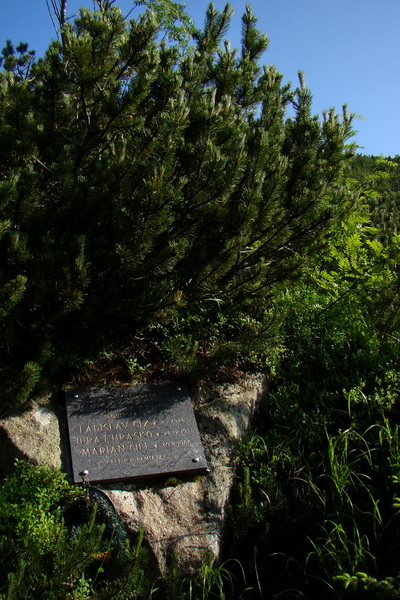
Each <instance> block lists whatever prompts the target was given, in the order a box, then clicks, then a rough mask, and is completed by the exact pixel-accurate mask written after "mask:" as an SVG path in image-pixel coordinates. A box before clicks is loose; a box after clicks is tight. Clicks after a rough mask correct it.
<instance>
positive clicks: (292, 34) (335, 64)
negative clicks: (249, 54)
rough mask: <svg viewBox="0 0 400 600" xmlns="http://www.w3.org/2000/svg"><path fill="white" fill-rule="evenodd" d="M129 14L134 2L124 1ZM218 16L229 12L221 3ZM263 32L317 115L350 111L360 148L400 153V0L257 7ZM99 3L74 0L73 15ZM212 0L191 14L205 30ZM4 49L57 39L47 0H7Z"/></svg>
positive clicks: (238, 6)
mask: <svg viewBox="0 0 400 600" xmlns="http://www.w3.org/2000/svg"><path fill="white" fill-rule="evenodd" d="M247 3H248V2H246V0H232V1H231V6H232V8H234V9H235V14H234V16H233V19H232V25H231V28H230V30H229V32H228V33H227V37H228V38H229V39H230V40H231V43H232V45H234V46H239V44H240V29H241V20H240V17H241V15H242V13H243V12H244V8H245V5H246V4H247ZM117 4H119V5H120V6H121V8H122V9H123V11H127V10H128V7H129V6H132V1H130V0H120V1H118V0H117ZM214 4H215V6H216V8H217V9H222V8H223V7H224V5H225V1H223V0H215V2H214ZM250 4H251V5H252V8H253V12H254V14H255V15H256V16H257V17H258V26H259V29H260V30H261V31H263V32H265V33H267V35H268V37H269V39H270V46H269V49H268V51H267V52H266V54H265V56H264V59H263V63H265V64H274V65H276V67H277V69H278V70H279V71H280V72H281V73H282V74H283V76H284V81H291V82H292V83H293V84H294V85H296V84H297V72H298V70H303V71H304V73H305V78H306V83H307V85H308V87H309V88H310V89H311V91H312V93H313V96H314V112H315V113H321V112H322V111H323V110H324V109H327V108H330V107H335V108H336V110H337V111H339V112H340V111H341V107H342V105H343V104H347V105H348V107H349V110H350V111H351V112H354V113H356V114H357V115H360V116H362V119H361V118H360V119H357V120H356V121H355V123H354V124H355V129H356V130H357V132H358V133H357V135H356V137H355V138H354V141H356V142H357V144H358V145H359V146H360V147H361V148H360V151H361V152H363V153H364V154H373V155H379V154H383V155H384V156H395V155H399V154H400V117H399V110H398V108H396V106H397V107H398V105H399V99H400V69H399V59H400V0H253V2H250ZM79 6H87V7H89V8H92V7H93V2H92V1H91V0H68V13H69V14H73V13H74V11H76V10H77V9H78V7H79ZM207 6H208V1H207V0H191V1H190V2H189V3H188V12H189V13H190V15H191V16H192V18H193V19H194V21H195V23H196V25H197V26H198V27H200V26H201V25H202V23H203V22H204V15H205V11H206V9H207ZM0 8H1V12H0V44H1V47H3V46H4V43H5V41H6V39H11V40H12V42H13V43H14V44H18V42H20V41H26V42H28V43H29V46H30V47H31V48H32V49H35V50H36V51H37V54H38V55H39V56H40V55H42V54H43V53H44V51H45V49H46V47H47V45H48V43H49V42H50V40H51V39H52V38H53V37H55V32H54V29H53V25H52V22H51V19H50V17H49V13H48V10H47V6H46V0H0Z"/></svg>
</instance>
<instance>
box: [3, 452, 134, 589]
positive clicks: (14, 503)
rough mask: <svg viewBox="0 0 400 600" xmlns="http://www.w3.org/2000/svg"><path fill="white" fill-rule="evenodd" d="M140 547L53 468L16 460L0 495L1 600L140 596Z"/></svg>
mask: <svg viewBox="0 0 400 600" xmlns="http://www.w3.org/2000/svg"><path fill="white" fill-rule="evenodd" d="M88 500H89V502H88ZM140 543H141V539H140V538H139V539H138V542H137V544H136V547H133V548H130V546H129V542H128V540H127V538H126V535H125V534H124V533H123V531H122V529H121V525H120V524H119V523H118V522H116V517H115V516H114V517H113V515H110V514H108V513H107V508H106V507H105V506H104V505H102V504H101V503H100V502H99V503H97V504H96V503H94V502H93V501H92V500H90V499H89V497H85V496H84V495H83V491H82V489H79V488H77V487H75V486H71V485H70V484H68V482H67V481H66V480H65V477H64V475H63V474H62V473H61V472H59V471H56V470H54V469H49V468H47V467H35V466H32V465H29V464H27V463H24V462H21V461H17V463H16V469H15V472H14V474H13V475H9V476H7V477H6V478H5V480H4V482H3V484H2V486H1V488H0V550H1V559H0V597H1V598H2V599H4V600H6V599H7V600H22V599H25V598H29V599H34V598H40V599H43V600H61V599H65V600H72V599H75V600H77V599H79V600H87V599H89V598H96V599H97V600H102V599H105V598H109V597H113V598H119V599H120V600H127V599H128V598H129V599H133V598H140V597H143V594H144V587H145V586H144V581H143V570H142V567H143V554H142V551H141V549H140Z"/></svg>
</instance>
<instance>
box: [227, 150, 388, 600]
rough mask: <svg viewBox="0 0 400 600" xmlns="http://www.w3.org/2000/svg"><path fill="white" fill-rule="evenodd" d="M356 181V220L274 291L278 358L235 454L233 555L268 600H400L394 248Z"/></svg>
mask: <svg viewBox="0 0 400 600" xmlns="http://www.w3.org/2000/svg"><path fill="white" fill-rule="evenodd" d="M357 164H358V162H357V161H355V165H356V166H357ZM374 164H375V162H374ZM382 164H383V166H384V167H385V168H388V169H392V165H388V164H387V163H386V161H382V163H379V165H382ZM364 176H365V181H366V182H367V184H369V183H370V180H369V179H368V177H367V176H366V173H364ZM357 177H358V179H359V181H357V180H356V179H353V178H352V179H347V182H346V185H347V186H348V193H349V194H351V195H352V196H353V198H354V202H355V205H354V206H355V208H354V210H353V212H352V213H351V214H349V215H348V216H347V218H346V219H344V220H343V222H342V223H341V224H339V226H338V227H336V228H334V229H331V230H330V232H329V235H328V237H327V244H326V246H325V250H324V253H323V254H321V255H319V256H314V257H313V259H312V260H311V261H310V263H309V265H308V268H307V269H305V270H304V277H303V278H302V280H301V281H299V282H296V284H295V285H294V286H293V287H292V288H291V289H284V288H283V289H282V292H281V297H280V307H281V311H282V312H283V313H284V315H285V317H284V320H283V322H282V326H281V329H280V334H281V340H282V344H283V347H284V351H283V354H282V355H281V361H280V364H278V365H277V368H276V370H275V373H274V376H273V378H272V380H271V387H270V392H269V394H268V397H267V399H266V402H265V405H264V407H263V412H262V414H261V415H259V417H258V419H257V433H253V434H252V435H251V436H249V437H248V439H247V440H245V442H244V443H243V445H242V446H241V448H240V450H239V454H238V458H239V461H240V465H241V466H240V471H239V479H238V484H237V487H236V491H235V495H234V497H233V499H232V500H233V501H232V508H231V526H232V537H231V543H232V547H233V548H234V550H233V554H232V555H233V556H236V557H238V558H239V559H241V560H242V561H243V563H244V568H245V570H246V573H247V574H250V573H252V572H253V580H251V582H254V583H255V582H256V581H258V578H259V577H260V578H261V590H262V591H263V592H264V593H268V594H269V595H268V597H271V598H278V597H279V598H287V599H288V600H289V599H291V598H294V597H296V598H297V597H299V598H300V597H307V598H313V599H316V598H335V599H337V598H345V597H346V598H360V599H361V598H362V599H369V598H371V599H375V598H397V597H398V595H399V585H398V577H399V568H398V561H397V557H398V550H399V537H398V533H397V531H398V523H399V512H398V509H399V506H400V501H399V498H398V493H397V486H398V482H399V463H400V461H399V459H400V453H399V448H400V446H399V429H398V424H397V423H398V398H399V369H398V353H399V339H398V325H399V323H398V319H397V314H398V308H397V307H398V278H397V264H398V241H397V234H395V235H389V234H388V232H386V234H385V235H382V229H381V227H382V224H381V222H379V221H377V220H376V216H374V205H375V203H376V202H377V198H378V197H377V196H374V195H373V194H370V193H369V191H368V189H367V190H366V188H364V187H362V186H361V185H360V179H361V178H360V176H359V174H358V175H357ZM380 181H381V176H380V175H379V176H378V177H377V178H375V179H374V180H373V182H374V184H376V185H377V186H379V185H380ZM383 181H387V179H386V178H383ZM376 182H377V183H376ZM366 199H367V200H368V202H366ZM254 545H256V548H257V550H258V570H257V572H254V569H253V565H252V562H251V561H250V560H249V559H248V557H249V554H250V552H249V547H251V546H254ZM242 549H243V552H242ZM246 560H247V562H246Z"/></svg>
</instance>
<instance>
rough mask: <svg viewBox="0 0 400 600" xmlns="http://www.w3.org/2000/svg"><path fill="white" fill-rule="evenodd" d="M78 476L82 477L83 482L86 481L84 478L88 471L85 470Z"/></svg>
mask: <svg viewBox="0 0 400 600" xmlns="http://www.w3.org/2000/svg"><path fill="white" fill-rule="evenodd" d="M79 475H80V476H81V477H82V479H83V481H86V477H87V476H88V475H89V471H88V470H87V469H83V471H81V472H80V473H79Z"/></svg>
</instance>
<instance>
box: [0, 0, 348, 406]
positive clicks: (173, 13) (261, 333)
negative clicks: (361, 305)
mask: <svg viewBox="0 0 400 600" xmlns="http://www.w3.org/2000/svg"><path fill="white" fill-rule="evenodd" d="M136 5H137V6H139V5H142V8H143V7H144V8H146V10H144V11H143V12H142V13H141V14H140V15H138V16H136V18H133V17H132V18H130V17H131V16H132V15H130V17H129V18H128V19H126V20H125V19H124V17H123V15H122V13H121V11H120V9H119V8H118V7H117V6H115V4H114V2H103V1H102V2H98V10H96V11H94V12H91V11H89V10H87V9H82V10H81V11H80V12H79V14H78V16H77V17H76V18H75V19H74V20H68V19H67V20H65V22H63V21H62V18H61V15H59V17H60V20H61V22H62V27H61V31H60V39H59V40H58V41H55V42H53V43H52V44H51V45H50V47H49V49H48V50H47V52H46V55H45V56H44V57H43V58H41V59H40V60H38V61H37V62H35V63H34V64H31V62H29V61H30V58H29V56H31V55H30V54H29V52H27V49H26V48H25V47H21V48H19V50H18V49H17V51H18V52H20V53H22V54H21V56H22V58H19V57H18V56H17V55H15V53H14V49H13V48H12V47H11V45H8V46H6V49H5V50H4V63H3V69H4V70H3V71H2V72H0V87H1V90H2V103H1V106H0V148H1V151H0V164H1V167H0V175H1V177H0V179H1V187H0V210H1V217H0V218H1V223H2V234H3V235H2V237H1V240H0V256H1V260H0V283H1V287H2V290H3V291H2V295H3V296H4V308H2V313H1V320H0V328H1V330H2V334H3V335H2V336H1V342H0V364H1V371H2V372H1V382H2V389H3V390H4V392H3V396H4V399H3V402H8V403H12V402H14V401H15V398H16V395H19V400H20V401H22V400H23V399H24V398H26V397H27V396H28V394H29V393H30V392H31V391H33V390H34V387H32V386H33V384H34V382H33V379H32V378H31V379H30V384H29V386H28V384H27V383H26V379H27V377H25V376H22V380H21V383H18V382H19V379H20V378H21V371H23V369H24V368H25V369H28V367H26V365H30V364H35V365H37V366H38V369H39V371H40V373H41V375H40V378H41V382H42V381H44V382H45V381H46V378H49V379H50V380H54V377H55V375H56V374H57V373H60V370H61V369H64V372H68V371H67V370H68V368H71V366H72V365H73V364H76V363H77V362H81V363H82V362H83V361H84V360H85V359H90V360H92V359H93V357H95V356H96V355H99V353H100V352H101V351H103V350H104V349H105V348H106V349H108V348H109V347H110V346H111V345H112V344H114V345H115V344H117V345H118V344H119V345H120V346H121V347H122V346H123V344H127V345H129V344H130V340H132V339H137V338H139V337H140V336H141V335H142V332H143V331H145V332H146V333H145V335H146V336H148V335H149V333H150V331H151V330H152V331H153V332H156V335H155V337H154V338H152V337H150V338H149V337H147V338H146V339H145V340H144V345H145V346H146V347H147V348H149V349H150V350H149V357H145V358H144V361H143V362H144V364H149V363H151V362H153V361H155V360H157V361H160V362H161V363H162V362H163V363H164V364H165V363H166V362H168V361H170V360H172V361H174V362H176V365H172V366H175V367H176V369H177V370H180V371H184V372H185V371H194V372H196V370H198V369H199V364H200V367H201V368H204V364H205V361H204V356H205V355H206V356H208V357H211V363H212V364H213V365H218V364H220V365H221V366H222V367H223V368H225V367H227V366H230V367H237V366H238V365H239V366H240V365H248V364H249V363H251V362H255V364H257V365H260V364H262V363H264V364H265V360H266V354H265V351H263V350H262V346H263V340H265V339H267V337H268V333H267V330H268V328H269V326H270V323H271V319H272V320H273V318H274V317H273V311H274V296H275V294H276V290H277V289H278V284H279V283H282V282H286V281H288V279H289V278H294V277H295V276H296V275H297V274H298V272H299V269H300V268H301V267H302V266H303V265H304V264H305V263H307V262H308V260H309V255H310V254H311V253H312V252H315V251H317V249H318V248H320V247H321V244H322V241H323V238H324V235H325V234H326V230H327V228H328V227H329V225H330V224H331V223H333V222H335V221H336V220H338V219H340V218H341V217H342V215H344V214H345V213H346V209H347V205H348V202H349V199H348V195H347V189H346V186H344V185H342V183H340V180H339V176H340V173H341V172H342V170H343V168H344V165H345V163H346V161H347V158H349V157H350V156H351V154H352V147H349V146H347V145H346V143H347V140H348V138H349V136H351V135H352V128H351V123H352V116H351V115H349V114H348V112H347V110H344V112H343V115H342V117H341V118H339V117H338V116H337V115H335V114H334V113H333V111H330V112H328V113H326V114H325V115H324V117H323V119H322V120H321V119H319V118H318V117H317V116H314V115H313V114H312V108H311V93H310V92H309V90H308V89H307V88H306V86H305V84H304V78H303V76H302V75H301V77H300V84H299V86H298V88H296V89H294V90H291V89H290V88H289V86H287V85H283V84H282V76H281V75H280V74H279V73H277V71H276V69H275V68H274V67H271V66H269V67H264V68H263V69H262V68H261V67H260V65H259V60H260V58H261V56H262V54H263V52H264V51H265V49H266V47H267V45H268V40H267V38H266V36H265V35H263V34H261V33H260V32H259V31H258V30H257V27H256V19H255V17H254V15H253V14H252V12H251V10H250V8H247V9H246V12H245V14H244V15H243V19H242V23H243V27H242V43H241V48H240V50H232V49H231V48H230V45H229V43H228V42H226V41H224V39H223V37H224V35H225V32H226V31H227V28H228V26H229V19H230V15H231V12H232V11H231V10H230V8H229V6H228V5H227V6H226V7H225V9H224V10H223V11H222V12H221V13H219V12H218V11H217V10H216V9H215V8H214V7H213V5H210V7H209V9H208V10H207V14H206V19H205V25H204V28H203V30H202V31H196V32H194V33H193V38H192V40H191V45H189V46H188V45H187V44H186V41H185V39H187V35H188V34H190V33H191V31H192V29H191V23H190V19H189V18H188V16H187V15H186V13H185V11H184V10H183V8H182V6H181V5H180V3H177V2H171V1H168V2H166V1H161V0H157V1H156V0H151V1H150V0H148V1H146V2H137V3H136ZM150 9H151V10H150ZM164 34H166V35H167V37H168V38H169V40H170V41H171V40H172V42H173V40H174V39H175V40H176V43H172V42H171V43H169V44H167V43H166V42H165V41H160V42H159V41H158V40H159V38H160V36H163V35H164ZM183 38H184V39H183ZM13 57H14V58H13ZM290 106H293V107H294V113H293V116H292V117H290V118H288V117H287V115H286V111H287V109H288V107H290ZM186 319H189V320H190V321H192V322H193V323H194V322H196V321H197V322H198V324H199V327H198V328H197V331H196V333H195V334H193V336H192V339H189V338H188V337H187V335H186V332H182V333H180V332H177V334H176V336H175V339H171V338H173V337H174V331H175V330H176V328H177V324H179V326H178V328H181V329H182V328H183V323H184V322H185V320H186ZM213 321H215V323H216V325H215V326H214V325H210V327H209V328H208V330H207V331H206V335H204V332H201V327H200V324H201V323H204V322H208V323H210V324H211V323H212V322H213ZM226 323H235V326H234V325H230V326H228V327H225V324H226ZM152 328H153V329H152ZM160 328H161V329H163V333H162V335H163V337H164V339H165V340H168V341H167V342H166V343H165V344H164V345H160V343H159V341H160V338H159V336H158V337H157V335H158V333H159V332H160ZM254 329H255V332H256V333H255V335H253V336H252V335H251V331H252V330H254ZM157 332H158V333H157ZM269 333H271V332H269ZM208 335H209V336H211V337H207V336H208ZM269 337H270V339H272V336H271V335H270V336H269ZM251 339H253V340H254V342H255V343H254V344H249V343H247V342H248V340H251ZM257 342H258V343H257ZM270 346H271V344H270ZM246 348H248V350H246ZM130 358H131V359H132V360H134V359H135V358H136V359H137V360H138V361H139V366H142V362H141V359H140V360H139V356H131V357H130ZM206 362H207V361H206ZM130 364H131V365H133V364H134V363H130ZM213 368H214V367H213ZM129 369H130V370H131V371H133V372H134V371H135V369H134V368H133V367H132V366H131V367H130V366H129V364H128V370H129ZM39 371H38V372H39ZM136 371H137V369H136ZM28 379H29V377H28ZM29 387H30V391H28V388H29ZM19 389H20V391H18V390H19Z"/></svg>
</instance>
